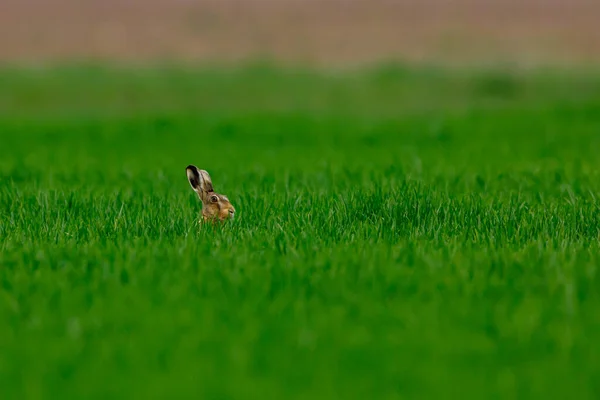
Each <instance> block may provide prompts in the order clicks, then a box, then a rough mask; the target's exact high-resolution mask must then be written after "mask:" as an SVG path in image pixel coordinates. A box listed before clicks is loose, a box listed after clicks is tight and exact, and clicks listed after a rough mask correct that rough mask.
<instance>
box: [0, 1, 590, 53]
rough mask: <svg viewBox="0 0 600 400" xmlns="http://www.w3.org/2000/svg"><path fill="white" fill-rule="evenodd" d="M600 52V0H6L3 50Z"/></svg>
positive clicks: (0, 28) (0, 31)
mask: <svg viewBox="0 0 600 400" xmlns="http://www.w3.org/2000/svg"><path fill="white" fill-rule="evenodd" d="M257 57H268V58H271V59H274V60H278V61H281V62H286V63H308V64H317V65H354V64H359V63H370V62H375V61H379V60H389V59H402V60H408V61H415V62H419V61H434V62H438V61H443V62H448V63H463V62H469V61H476V62H484V63H486V62H487V63H491V62H496V61H500V62H506V63H519V64H525V65H530V64H533V65H535V64H578V65H582V64H584V65H586V64H588V65H589V64H597V63H598V62H599V61H600V1H590V0H564V1H556V0H546V1H534V0H521V1H519V0H479V1H477V0H456V1H451V0H422V1H415V0H412V1H409V0H399V1H390V0H387V1H386V0H345V1H344V0H321V1H316V0H199V1H192V0H129V1H128V0H3V1H2V2H0V62H11V63H13V62H32V61H33V62H37V61H60V60H65V59H71V60H72V59H86V60H89V59H95V60H121V61H148V60H170V61H224V62H227V61H238V60H243V59H246V58H257Z"/></svg>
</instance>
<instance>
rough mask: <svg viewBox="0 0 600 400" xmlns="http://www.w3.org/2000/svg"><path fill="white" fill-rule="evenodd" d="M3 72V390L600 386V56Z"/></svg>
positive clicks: (70, 394) (439, 392)
mask: <svg viewBox="0 0 600 400" xmlns="http://www.w3.org/2000/svg"><path fill="white" fill-rule="evenodd" d="M0 87H1V88H2V89H1V91H0V179H1V181H0V205H1V207H0V283H1V285H0V397H1V398H3V399H20V400H21V399H45V398H60V399H71V398H72V399H100V398H201V399H249V398H257V399H265V398H273V399H301V398H302V399H307V398H316V399H334V398H340V399H341V398H343V399H349V398H356V399H401V398H414V399H416V398H419V399H423V398H430V399H439V398H460V399H464V398H472V399H501V398H502V399H504V398H507V399H508V398H544V399H549V398H556V399H566V398H577V399H597V398H599V397H600V271H598V267H599V265H600V246H599V240H600V236H599V231H600V214H599V211H600V210H599V206H600V202H599V200H598V197H599V196H600V74H593V73H586V74H583V73H580V74H575V73H572V74H568V73H566V72H543V71H537V72H520V73H517V72H509V71H492V72H490V71H465V70H463V71H458V70H454V71H443V70H436V69H434V68H423V69H410V68H403V67H401V66H384V67H380V68H373V69H371V70H363V71H347V72H344V73H338V74H333V73H325V72H321V73H317V72H311V71H305V70H278V69H276V68H270V67H268V66H260V65H256V66H249V67H247V68H238V69H227V70H225V69H224V70H219V69H216V68H214V69H211V68H208V67H206V68H204V69H201V70H192V69H183V68H182V69H177V68H175V67H164V68H158V67H156V68H146V69H110V68H99V67H91V66H78V67H63V68H59V67H56V68H48V69H24V68H22V69H18V68H13V69H10V68H4V69H2V70H1V71H0ZM188 164H196V165H198V166H199V167H200V168H205V169H207V170H208V171H209V172H210V173H211V175H212V178H213V182H214V184H215V187H216V190H217V191H218V192H221V193H224V194H227V195H228V196H229V198H230V199H231V201H232V203H233V204H234V206H235V207H236V208H237V211H238V215H237V217H236V220H235V221H233V222H232V223H229V224H226V225H224V226H223V227H221V228H211V227H202V226H200V225H199V224H198V222H197V220H198V217H199V212H200V203H199V201H198V199H197V197H196V196H195V194H194V193H193V192H192V190H191V188H190V186H189V183H188V182H187V178H186V175H185V167H186V166H187V165H188Z"/></svg>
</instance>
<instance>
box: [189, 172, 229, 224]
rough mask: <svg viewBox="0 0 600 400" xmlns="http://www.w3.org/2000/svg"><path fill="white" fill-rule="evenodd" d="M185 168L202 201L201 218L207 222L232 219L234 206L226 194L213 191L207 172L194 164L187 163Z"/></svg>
mask: <svg viewBox="0 0 600 400" xmlns="http://www.w3.org/2000/svg"><path fill="white" fill-rule="evenodd" d="M185 170H186V173H187V177H188V181H189V182H190V185H191V186H192V189H193V190H194V191H195V192H196V193H197V194H198V197H199V198H200V200H201V201H202V220H203V221H205V222H208V221H225V220H229V219H233V218H234V215H235V208H234V207H233V205H232V204H231V202H230V201H229V199H228V198H227V196H225V195H223V194H219V193H216V192H215V190H214V187H213V184H212V180H211V178H210V175H209V174H208V172H207V171H206V170H203V169H198V168H197V167H196V166H195V165H188V166H187V167H186V169H185Z"/></svg>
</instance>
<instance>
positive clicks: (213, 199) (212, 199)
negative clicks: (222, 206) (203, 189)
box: [210, 195, 219, 203]
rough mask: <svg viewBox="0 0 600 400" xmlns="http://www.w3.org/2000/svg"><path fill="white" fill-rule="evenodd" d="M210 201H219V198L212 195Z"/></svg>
mask: <svg viewBox="0 0 600 400" xmlns="http://www.w3.org/2000/svg"><path fill="white" fill-rule="evenodd" d="M210 201H211V202H213V203H216V202H217V201H219V198H218V197H217V196H215V195H212V196H210Z"/></svg>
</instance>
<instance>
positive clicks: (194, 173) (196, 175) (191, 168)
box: [185, 165, 202, 191]
mask: <svg viewBox="0 0 600 400" xmlns="http://www.w3.org/2000/svg"><path fill="white" fill-rule="evenodd" d="M185 172H186V174H187V178H188V181H189V182H190V185H191V186H192V189H194V190H195V191H200V190H202V178H201V177H200V171H199V170H198V168H196V166H195V165H188V166H187V167H186V168H185Z"/></svg>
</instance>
